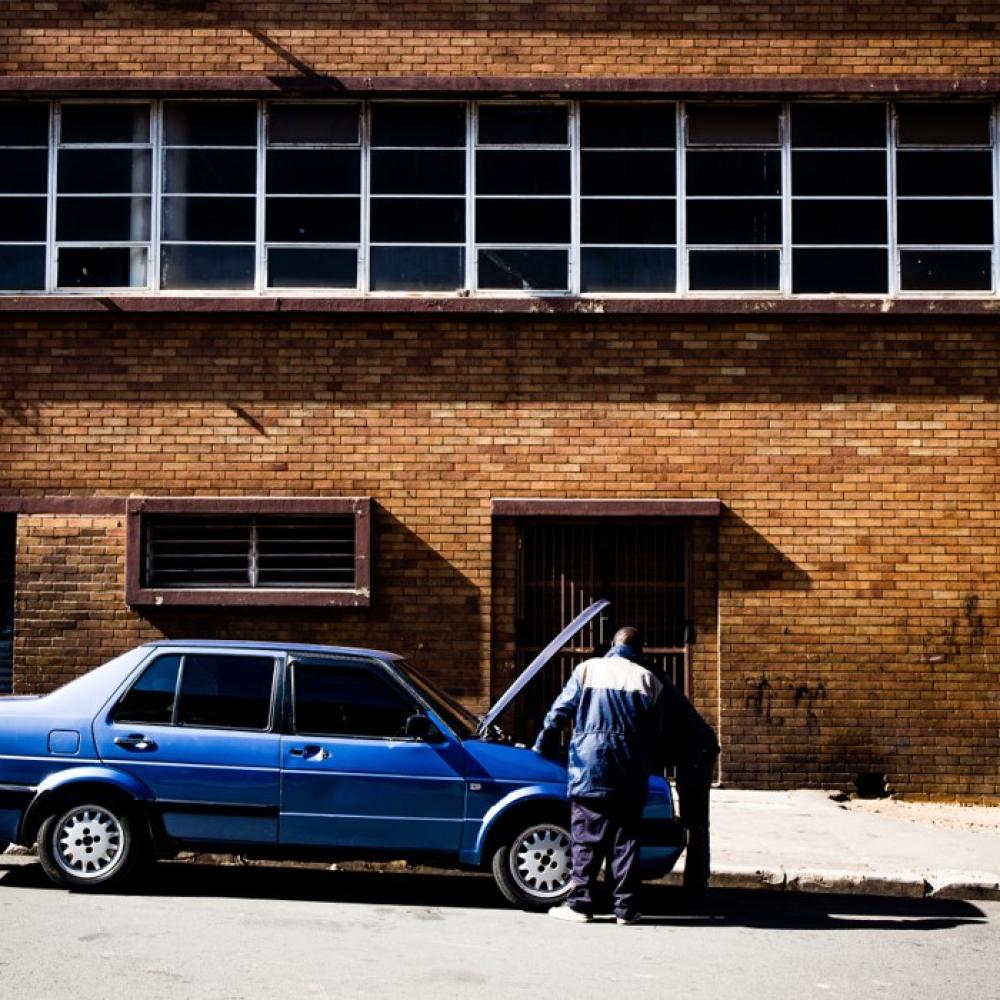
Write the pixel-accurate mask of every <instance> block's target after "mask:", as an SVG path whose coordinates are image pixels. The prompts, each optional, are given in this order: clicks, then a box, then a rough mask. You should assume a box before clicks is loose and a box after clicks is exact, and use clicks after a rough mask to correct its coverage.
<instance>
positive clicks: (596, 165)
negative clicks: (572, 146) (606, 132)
mask: <svg viewBox="0 0 1000 1000" xmlns="http://www.w3.org/2000/svg"><path fill="white" fill-rule="evenodd" d="M580 175H581V176H580V187H581V191H582V193H583V194H630V195H646V194H659V195H672V194H673V193H674V191H675V189H676V187H677V177H676V165H675V158H674V153H673V152H669V153H648V152H638V153H636V152H632V151H630V150H626V151H624V152H622V151H617V150H616V151H614V152H607V151H604V150H599V151H597V152H584V153H581V154H580Z"/></svg>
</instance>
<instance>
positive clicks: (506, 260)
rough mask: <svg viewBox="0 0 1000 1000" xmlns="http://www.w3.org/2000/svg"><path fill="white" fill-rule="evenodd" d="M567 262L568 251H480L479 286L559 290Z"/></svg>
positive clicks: (564, 277) (564, 285)
mask: <svg viewBox="0 0 1000 1000" xmlns="http://www.w3.org/2000/svg"><path fill="white" fill-rule="evenodd" d="M568 263H569V258H568V255H567V253H566V251H565V250H480V251H479V287H480V288H489V289H502V288H512V289H519V290H521V291H525V292H527V291H532V290H534V289H542V290H546V291H559V290H561V289H565V288H566V285H567V265H568Z"/></svg>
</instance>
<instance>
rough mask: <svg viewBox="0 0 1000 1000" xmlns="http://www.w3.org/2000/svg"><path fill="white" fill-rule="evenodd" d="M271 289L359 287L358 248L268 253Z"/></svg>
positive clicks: (268, 281)
mask: <svg viewBox="0 0 1000 1000" xmlns="http://www.w3.org/2000/svg"><path fill="white" fill-rule="evenodd" d="M267 283H268V285H269V286H270V287H271V288H357V286H358V252H357V250H314V249H309V250H297V249H295V250H286V249H279V248H277V247H272V248H271V249H270V250H268V252H267Z"/></svg>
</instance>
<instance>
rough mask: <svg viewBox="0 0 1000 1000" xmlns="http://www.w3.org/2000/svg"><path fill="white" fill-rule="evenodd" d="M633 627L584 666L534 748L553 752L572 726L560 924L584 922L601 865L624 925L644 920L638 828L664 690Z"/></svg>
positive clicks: (559, 699)
mask: <svg viewBox="0 0 1000 1000" xmlns="http://www.w3.org/2000/svg"><path fill="white" fill-rule="evenodd" d="M641 655H642V646H641V644H640V642H639V634H638V632H637V631H636V630H635V629H634V628H622V629H619V630H618V631H617V632H616V633H615V636H614V639H613V641H612V646H611V649H610V650H609V651H608V653H607V655H606V656H604V657H595V658H593V659H590V660H585V661H584V662H583V663H581V664H580V665H579V666H578V667H577V668H576V670H574V671H573V675H572V676H571V677H570V679H569V681H568V682H567V684H566V686H565V687H564V688H563V690H562V693H561V694H560V695H559V697H557V698H556V700H555V701H554V702H553V704H552V708H551V709H549V713H548V715H546V716H545V720H544V722H543V729H542V732H541V733H540V734H539V736H538V740H537V741H536V743H535V747H534V749H535V750H536V751H537V752H539V753H542V754H546V753H548V752H549V751H551V750H553V749H554V745H555V744H556V743H557V741H558V736H559V730H560V729H561V728H562V726H564V725H565V724H566V723H567V722H569V721H572V722H573V736H572V738H571V740H570V744H569V783H568V792H569V797H570V836H571V839H572V846H571V861H572V878H571V885H572V888H571V889H570V893H569V896H568V898H567V900H566V903H565V904H564V905H563V906H560V907H556V908H554V909H551V910H549V914H550V915H551V916H553V917H557V918H558V919H560V920H573V921H578V922H581V923H584V922H587V921H589V920H591V919H592V918H593V915H594V890H595V887H596V884H597V877H598V875H599V873H600V870H601V864H602V862H603V861H604V860H605V859H607V862H608V869H609V871H610V874H611V883H612V904H613V909H614V913H615V917H616V918H617V922H618V923H619V924H631V923H634V922H635V921H636V920H638V918H639V910H638V889H639V827H640V824H641V821H642V807H643V805H644V804H645V801H646V795H647V794H648V790H649V774H650V770H651V765H652V760H653V756H654V753H655V750H656V739H657V735H658V732H659V721H660V707H659V704H658V702H659V698H660V693H661V691H662V685H661V684H660V682H659V680H657V678H656V677H655V676H654V675H653V674H652V673H651V672H650V671H649V670H646V669H645V667H643V666H641V665H640V663H639V662H638V661H639V658H640V656H641Z"/></svg>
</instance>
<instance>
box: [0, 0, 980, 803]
mask: <svg viewBox="0 0 1000 1000" xmlns="http://www.w3.org/2000/svg"><path fill="white" fill-rule="evenodd" d="M998 57H1000V15H998V14H997V11H996V5H995V4H989V3H975V2H965V3H944V4H942V3H933V4H932V3H925V2H922V0H920V2H911V3H906V4H902V3H898V4H885V3H874V2H863V3H852V4H824V5H801V4H789V3H787V2H781V3H778V2H771V3H767V2H765V3H753V4H749V3H727V4H714V5H694V6H692V5H690V4H682V3H675V2H662V3H651V4H631V3H619V4H603V3H588V4H575V3H574V4H570V3H560V2H553V3H545V4H523V3H513V2H507V0H496V2H491V3H489V4H485V3H484V4H464V5H459V4H452V3H442V2H437V0H424V2H420V3H417V4H414V5H411V6H408V7H406V8H405V9H404V8H398V9H394V10H390V9H389V5H385V4H374V3H362V4H351V5H345V4H340V3H333V2H319V0H317V2H307V3H302V4H298V5H288V4H275V3H271V4H269V3H255V4H247V3H237V2H223V0H219V2H197V0H195V2H188V0H159V2H154V0H147V2H140V3H124V2H120V0H107V2H84V0H79V2H75V0H73V2H65V3H62V2H59V3H41V2H26V0H13V2H11V3H8V4H6V5H4V10H3V11H0V73H2V75H0V288H2V289H4V291H3V292H2V294H0V328H2V336H0V686H2V685H4V684H8V685H9V684H10V683H12V685H13V689H14V690H16V691H19V692H35V691H44V690H48V689H49V688H51V687H52V686H54V685H55V684H57V683H59V682H61V681H63V680H65V679H66V678H68V677H70V676H73V675H75V674H77V673H79V672H81V671H84V670H86V669H88V668H89V667H91V666H93V665H95V664H97V663H98V662H101V661H102V660H103V659H106V658H108V657H110V656H111V655H113V654H115V653H116V652H119V651H121V650H122V649H124V648H127V647H128V646H130V645H133V644H135V643H138V642H141V641H143V640H145V639H148V638H151V637H156V636H160V635H166V636H169V637H174V638H183V637H194V636H199V637H223V638H231V637H243V638H252V639H263V638H270V637H279V638H288V639H295V640H300V641H319V642H338V643H348V644H360V645H372V646H383V647H386V648H389V649H393V650H396V651H399V652H402V653H404V654H406V655H407V656H408V657H409V658H410V659H411V661H412V662H413V663H414V664H415V665H417V666H418V667H420V668H422V669H423V670H424V671H425V672H426V673H428V674H429V675H432V676H433V677H435V678H436V679H438V680H439V681H440V682H441V683H442V684H444V685H445V686H446V687H447V688H448V689H449V690H450V691H452V692H453V693H454V694H455V695H457V696H458V697H460V698H462V699H463V700H464V701H466V702H467V703H468V704H470V705H472V706H475V707H479V708H482V707H483V706H484V705H485V704H487V703H488V702H489V700H490V697H491V695H496V694H497V693H499V692H500V691H502V690H503V688H504V687H505V686H506V683H507V682H508V681H509V680H510V678H511V677H512V675H513V674H514V673H515V672H516V670H517V668H518V666H519V665H521V664H522V663H523V662H524V661H525V660H526V658H528V657H530V655H531V653H532V650H534V649H536V648H537V647H538V646H539V645H541V644H543V643H544V642H545V641H546V640H547V639H548V638H549V637H550V636H551V635H552V634H554V633H555V631H556V630H557V627H558V626H559V625H560V624H561V623H562V621H563V620H565V619H566V617H567V616H569V615H571V614H572V612H573V611H574V610H577V609H578V608H579V607H580V605H581V604H586V603H587V602H588V601H589V600H591V599H593V598H596V597H599V596H608V597H610V598H611V599H612V600H613V602H614V603H613V606H612V615H613V618H612V619H610V620H608V621H606V622H603V623H601V624H600V625H599V626H597V627H596V628H595V629H594V630H593V631H591V632H588V633H587V634H586V635H584V636H583V637H581V640H580V644H579V645H578V646H575V647H573V648H572V649H570V650H567V651H566V653H565V655H564V657H563V667H564V669H566V668H568V667H569V665H570V664H571V663H572V662H574V660H575V659H578V658H579V657H580V656H581V655H583V654H584V653H586V652H587V651H588V650H590V649H592V648H594V647H595V646H596V647H599V646H600V644H601V642H602V641H606V639H607V629H608V628H610V627H611V626H612V625H614V624H616V623H631V622H635V623H638V624H640V625H641V626H642V627H643V628H644V629H645V631H646V633H647V637H648V639H649V642H650V645H651V647H652V650H653V655H654V656H655V657H656V659H657V661H658V663H659V665H660V666H661V667H662V668H663V669H664V670H665V671H668V672H671V673H672V674H673V675H674V677H675V678H676V679H677V680H678V681H679V682H682V683H684V684H685V685H686V686H687V687H688V689H689V691H690V693H691V695H692V697H693V699H694V701H695V702H696V703H697V704H698V705H699V706H700V707H701V708H702V709H703V710H704V711H705V713H706V714H707V715H708V716H710V717H711V718H712V719H713V721H715V722H716V724H717V725H718V727H719V729H720V733H721V736H722V742H723V745H724V749H723V758H722V777H723V779H724V780H725V781H726V782H728V783H732V784H739V785H744V786H761V787H783V786H796V785H819V786H826V785H838V784H840V785H850V784H852V783H853V782H855V780H856V779H857V778H858V776H859V775H860V776H866V775H868V776H875V777H873V778H872V779H871V780H873V781H874V782H875V783H876V784H877V783H878V782H879V780H880V777H879V776H882V775H885V776H886V777H887V779H888V781H889V783H890V784H891V786H892V787H893V788H894V789H896V790H898V791H901V792H905V793H909V794H924V795H928V794H929V795H960V796H963V797H995V796H997V795H1000V693H998V692H1000V666H998V664H1000V632H998V624H997V623H998V611H1000V608H998V600H1000V597H998V584H1000V528H998V525H1000V488H998V487H1000V477H998V468H1000V463H998V432H1000V398H998V386H1000V337H998V330H1000V328H998V326H997V320H996V318H995V315H994V314H995V312H996V311H997V308H998V298H997V295H998V288H1000V284H998V280H997V272H998V268H1000V252H998V246H1000V244H998V240H1000V226H998V225H997V221H996V220H997V212H998V206H1000V196H998V172H1000V171H998V162H1000V160H998V142H997V132H998V130H997V103H996V101H997V98H998V96H1000V76H997V75H996V70H995V67H996V65H997V60H998ZM11 643H12V645H11ZM7 648H12V650H13V655H12V659H11V657H10V656H8V655H6V649H7ZM11 664H12V681H11V673H10V671H11ZM557 681H558V679H557V678H552V679H550V681H549V684H550V687H551V685H554V684H556V683H557ZM549 693H550V691H549V690H545V689H543V690H538V691H536V692H534V695H533V696H532V697H531V698H529V699H528V700H527V702H526V703H525V705H523V706H522V708H521V710H520V711H521V716H520V718H519V719H516V720H514V722H513V725H515V726H519V727H521V728H522V729H523V730H524V731H528V730H530V728H531V726H532V725H533V722H534V719H535V718H536V716H537V712H538V710H539V706H542V705H544V702H545V700H546V698H547V697H548V695H549ZM863 780H864V779H863Z"/></svg>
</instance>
